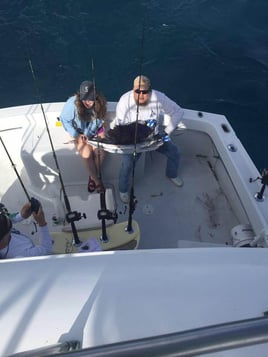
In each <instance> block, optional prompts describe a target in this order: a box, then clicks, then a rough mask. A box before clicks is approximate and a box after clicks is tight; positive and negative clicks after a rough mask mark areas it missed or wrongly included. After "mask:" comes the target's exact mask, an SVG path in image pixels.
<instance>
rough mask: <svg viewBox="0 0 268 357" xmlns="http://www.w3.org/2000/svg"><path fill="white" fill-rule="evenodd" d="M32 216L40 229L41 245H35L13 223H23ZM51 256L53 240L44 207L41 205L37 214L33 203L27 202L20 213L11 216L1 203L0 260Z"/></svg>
mask: <svg viewBox="0 0 268 357" xmlns="http://www.w3.org/2000/svg"><path fill="white" fill-rule="evenodd" d="M31 214H32V215H33V217H34V220H35V221H36V223H37V224H38V227H39V228H38V232H39V238H40V243H39V244H34V243H33V241H32V239H31V238H29V237H27V236H26V235H24V234H21V233H20V232H19V231H17V230H15V229H14V228H13V223H17V222H21V221H22V220H24V219H26V218H28V217H30V216H31ZM50 254H52V238H51V236H50V233H49V230H48V226H47V222H46V218H45V214H44V211H43V209H42V206H41V205H40V206H39V208H38V211H37V213H35V212H33V211H32V209H31V203H30V202H27V203H26V204H25V205H24V206H23V207H22V208H21V210H20V212H17V213H13V214H9V213H8V211H7V209H6V208H5V206H4V205H3V204H2V203H0V259H10V258H22V257H34V256H40V255H50Z"/></svg>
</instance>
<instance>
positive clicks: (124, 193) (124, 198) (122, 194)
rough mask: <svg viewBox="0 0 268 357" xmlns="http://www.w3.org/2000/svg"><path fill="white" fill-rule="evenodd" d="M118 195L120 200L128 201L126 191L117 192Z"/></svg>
mask: <svg viewBox="0 0 268 357" xmlns="http://www.w3.org/2000/svg"><path fill="white" fill-rule="evenodd" d="M119 195H120V200H121V201H122V202H124V203H128V202H129V194H128V192H119Z"/></svg>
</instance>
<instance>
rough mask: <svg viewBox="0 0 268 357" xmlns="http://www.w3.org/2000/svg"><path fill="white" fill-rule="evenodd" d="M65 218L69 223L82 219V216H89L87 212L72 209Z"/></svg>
mask: <svg viewBox="0 0 268 357" xmlns="http://www.w3.org/2000/svg"><path fill="white" fill-rule="evenodd" d="M65 218H66V221H67V222H68V223H72V222H75V221H80V219H82V218H87V216H86V214H85V213H83V214H82V213H80V212H77V211H71V212H68V213H66V215H65Z"/></svg>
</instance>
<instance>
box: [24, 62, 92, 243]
mask: <svg viewBox="0 0 268 357" xmlns="http://www.w3.org/2000/svg"><path fill="white" fill-rule="evenodd" d="M29 66H30V70H31V73H32V77H33V81H34V84H35V88H36V93H37V96H38V99H39V101H40V106H41V111H42V114H43V118H44V121H45V124H46V130H47V134H48V138H49V142H50V146H51V149H52V154H53V158H54V161H55V164H56V168H57V172H58V175H59V180H60V185H61V189H62V192H63V197H64V203H65V207H66V210H67V213H66V215H65V218H66V221H67V222H68V223H70V224H71V228H72V233H73V245H75V246H80V245H81V244H82V242H81V241H80V239H79V237H78V234H77V229H76V226H75V223H74V222H75V221H79V220H80V219H81V218H82V217H83V218H86V215H85V214H83V215H82V214H81V213H80V212H77V211H72V210H71V205H70V201H69V198H68V196H67V193H66V190H65V186H64V183H63V179H62V174H61V170H60V166H59V163H58V159H57V156H56V152H55V149H54V145H53V142H52V138H51V134H50V130H49V127H48V123H47V118H46V114H45V111H44V107H43V104H42V101H41V95H40V91H39V86H38V81H37V77H36V76H35V72H34V69H33V65H32V62H31V60H30V59H29Z"/></svg>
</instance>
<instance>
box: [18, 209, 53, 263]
mask: <svg viewBox="0 0 268 357" xmlns="http://www.w3.org/2000/svg"><path fill="white" fill-rule="evenodd" d="M32 214H33V217H34V219H35V221H36V223H37V224H38V226H39V228H38V232H39V239H40V244H37V245H35V246H33V247H31V248H28V249H26V250H25V252H24V256H27V257H34V256H40V255H49V254H52V238H51V236H50V233H49V230H48V226H47V222H46V218H45V214H44V211H43V209H42V206H41V205H40V207H39V210H38V212H37V213H35V212H33V213H32Z"/></svg>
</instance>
